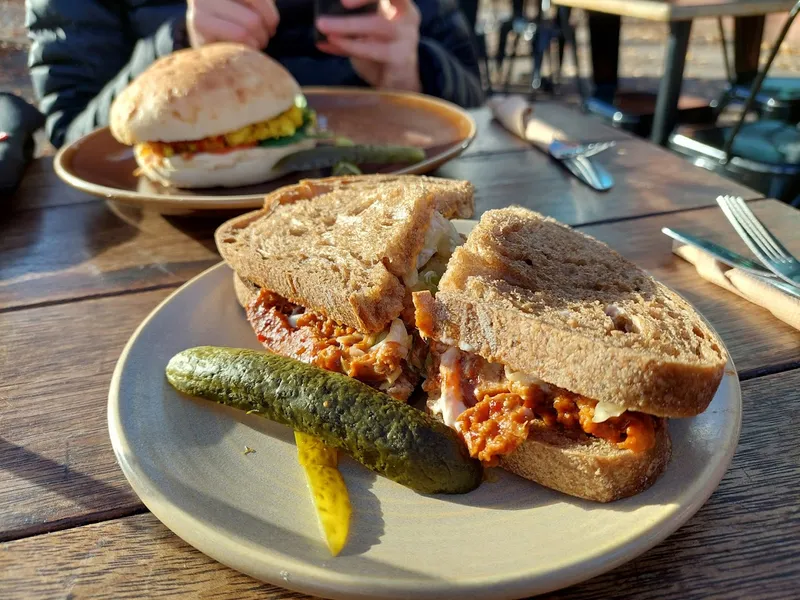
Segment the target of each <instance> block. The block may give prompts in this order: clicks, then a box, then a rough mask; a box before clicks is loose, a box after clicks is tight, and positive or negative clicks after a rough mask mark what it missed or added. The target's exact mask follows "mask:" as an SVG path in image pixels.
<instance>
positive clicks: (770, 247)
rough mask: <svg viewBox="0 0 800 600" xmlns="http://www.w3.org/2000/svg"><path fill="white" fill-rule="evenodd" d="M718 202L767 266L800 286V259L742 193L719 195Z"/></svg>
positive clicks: (779, 275)
mask: <svg viewBox="0 0 800 600" xmlns="http://www.w3.org/2000/svg"><path fill="white" fill-rule="evenodd" d="M717 204H719V205H720V208H722V211H723V212H724V213H725V216H726V217H727V218H728V221H730V222H731V225H733V227H734V229H736V232H737V233H738V234H739V237H741V238H742V239H743V240H744V241H745V243H746V244H747V245H748V246H749V247H750V250H752V251H753V253H754V254H755V255H756V256H757V257H758V258H759V260H761V262H762V263H764V266H765V267H767V268H768V269H769V270H770V271H772V272H773V273H775V275H777V276H778V277H780V278H781V279H783V280H784V281H787V282H788V283H791V284H792V285H793V286H796V287H800V261H798V260H797V259H796V258H795V257H794V256H792V254H791V253H790V252H789V251H788V250H787V249H786V248H785V247H784V246H783V244H781V243H780V242H779V241H778V240H777V239H776V238H775V236H774V235H772V234H771V233H770V232H769V230H768V229H767V228H766V227H764V225H763V223H761V221H759V220H758V218H757V217H756V216H755V215H754V214H753V211H751V210H750V207H749V206H747V204H745V201H744V200H743V199H742V198H740V197H738V196H719V197H717Z"/></svg>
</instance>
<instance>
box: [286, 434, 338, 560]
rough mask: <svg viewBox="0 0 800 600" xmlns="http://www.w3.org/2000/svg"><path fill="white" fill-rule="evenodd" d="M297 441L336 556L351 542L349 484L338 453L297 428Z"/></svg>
mask: <svg viewBox="0 0 800 600" xmlns="http://www.w3.org/2000/svg"><path fill="white" fill-rule="evenodd" d="M294 441H295V442H296V443H297V457H298V460H299V462H300V464H301V465H302V466H303V470H304V471H305V473H306V482H307V483H308V487H309V489H310V490H311V496H312V498H313V500H314V508H315V509H316V511H317V518H318V519H319V524H320V526H321V527H322V533H323V534H324V535H325V542H326V543H327V544H328V549H329V550H330V551H331V554H332V555H333V556H336V555H338V554H339V552H341V551H342V548H344V545H345V542H347V534H348V533H349V531H350V514H351V512H352V509H351V507H350V497H349V496H348V495H347V486H345V483H344V478H343V477H342V474H341V473H340V472H339V469H337V468H336V467H337V465H338V463H339V457H338V453H337V451H336V449H334V448H329V447H328V446H326V445H325V444H323V443H322V442H321V441H319V440H318V439H317V438H315V437H312V436H310V435H308V434H305V433H300V432H299V431H295V432H294Z"/></svg>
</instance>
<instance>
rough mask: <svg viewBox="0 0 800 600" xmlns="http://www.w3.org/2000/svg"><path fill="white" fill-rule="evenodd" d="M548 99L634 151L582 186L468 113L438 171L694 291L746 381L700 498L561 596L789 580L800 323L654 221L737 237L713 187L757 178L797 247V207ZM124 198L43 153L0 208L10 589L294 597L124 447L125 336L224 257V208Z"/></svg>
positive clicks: (574, 128)
mask: <svg viewBox="0 0 800 600" xmlns="http://www.w3.org/2000/svg"><path fill="white" fill-rule="evenodd" d="M539 116H540V117H542V118H545V119H546V120H548V121H550V122H551V123H552V124H554V125H558V126H560V127H562V128H567V129H569V131H568V132H567V133H569V134H570V135H573V136H575V137H576V138H580V137H588V138H598V137H600V138H602V137H616V139H618V140H619V142H620V144H619V147H618V150H620V151H622V152H621V153H620V152H618V153H617V154H613V153H610V154H608V155H607V156H606V157H604V159H603V160H604V161H605V162H606V165H607V166H608V167H609V169H611V171H612V173H614V175H615V177H616V178H617V186H616V187H615V188H614V189H613V190H612V191H611V192H609V193H607V194H596V193H594V192H591V191H589V190H587V189H585V188H583V187H582V186H581V185H579V184H577V183H576V182H574V181H572V180H571V179H570V178H569V177H567V176H565V174H564V173H563V172H562V171H561V170H560V168H559V167H558V166H557V165H555V164H554V163H552V162H551V161H550V160H549V159H548V158H547V157H545V156H544V155H542V154H540V153H539V152H538V151H535V150H532V149H530V148H529V147H528V146H527V145H526V144H523V143H521V142H520V141H519V140H517V139H515V138H513V137H512V136H510V135H508V134H507V133H505V132H504V130H502V129H500V128H499V127H497V126H495V125H493V124H491V123H490V122H489V118H488V114H487V113H486V112H485V111H477V112H476V117H477V119H478V121H479V127H480V141H479V143H477V144H476V145H475V146H474V147H473V148H472V149H471V150H470V152H469V153H468V154H467V155H466V156H464V157H463V158H460V159H458V160H455V161H453V162H451V163H450V164H448V165H447V166H446V167H444V168H443V169H442V171H441V172H442V174H447V175H453V176H465V177H469V178H470V179H471V180H472V181H473V182H474V183H475V185H476V187H477V194H478V207H479V209H480V210H484V209H486V208H490V207H495V206H501V205H504V204H511V203H516V204H522V205H525V206H529V207H531V208H534V209H540V210H542V211H544V212H546V213H548V214H551V215H553V216H555V217H557V218H560V219H562V220H565V221H567V222H569V223H571V224H573V225H575V226H577V227H579V228H580V229H581V230H583V231H586V232H587V233H590V234H592V235H594V236H596V237H598V238H600V239H602V240H605V241H606V242H608V243H609V244H611V245H612V246H613V247H614V248H616V249H617V250H619V251H620V252H621V253H622V254H624V255H626V256H628V257H630V258H631V259H633V260H635V261H636V262H638V263H639V264H641V265H642V266H643V267H645V268H647V269H648V270H650V271H651V272H652V273H653V274H654V275H655V276H656V277H658V278H660V279H661V280H663V281H664V282H665V283H667V284H668V285H670V286H672V287H673V288H675V289H676V290H677V291H679V292H680V293H682V294H684V295H685V296H686V297H687V298H688V299H689V300H691V301H692V302H693V303H695V305H696V306H698V308H699V309H700V310H701V311H702V312H703V314H704V315H705V316H706V317H707V318H708V319H709V320H710V321H711V323H712V324H713V325H714V327H716V328H717V330H718V331H719V332H720V334H721V335H722V337H723V338H724V340H725V343H726V344H727V346H728V348H729V349H730V352H731V354H732V356H733V359H734V361H735V362H736V364H737V367H738V368H739V370H740V375H741V378H742V380H743V390H744V430H743V432H742V438H741V441H740V445H739V449H738V452H737V454H736V456H735V458H734V461H733V465H732V467H731V469H730V470H729V472H728V473H727V475H726V477H725V479H724V481H723V482H722V484H721V485H720V487H719V489H718V490H717V491H716V492H715V494H714V495H713V496H712V498H711V499H710V501H709V502H708V503H707V504H706V506H705V507H704V508H703V509H702V510H701V511H700V512H699V513H698V514H697V515H696V516H695V517H693V518H692V519H691V520H690V522H689V523H688V524H687V525H686V526H684V527H683V528H682V529H681V530H680V531H678V532H677V533H676V534H674V535H673V536H672V537H670V538H669V539H668V540H666V541H665V542H664V543H662V544H660V545H659V546H657V547H656V548H654V549H653V550H651V551H650V552H648V553H646V554H645V555H643V556H642V557H640V558H639V559H637V560H635V561H633V562H631V563H629V564H627V565H625V566H623V567H620V568H618V569H616V570H614V571H612V572H610V573H608V574H606V575H603V576H601V577H598V578H595V579H593V580H591V581H588V582H586V583H584V584H581V585H578V586H575V587H572V588H570V589H567V590H563V591H561V592H559V593H558V594H556V595H555V596H553V597H558V598H612V597H619V598H625V597H632V596H634V595H637V594H643V595H646V596H647V597H648V598H665V599H666V598H674V597H676V596H678V595H680V596H681V597H698V596H701V595H702V596H708V595H710V594H712V593H714V592H716V593H717V594H718V595H719V596H724V597H726V598H731V597H736V598H753V597H758V598H768V597H774V598H786V597H789V596H790V595H792V594H794V592H795V588H796V586H797V584H798V582H800V568H799V567H798V564H797V562H796V560H795V559H796V556H797V554H798V552H800V513H798V510H797V498H798V496H797V492H796V489H797V488H796V478H797V465H798V464H800V439H799V438H798V436H797V435H796V429H797V428H796V425H797V419H796V417H795V416H794V414H795V413H794V410H793V408H794V404H796V403H797V401H798V400H800V394H799V393H798V390H799V389H800V332H798V331H795V330H793V329H791V328H789V327H788V326H787V325H785V324H783V323H781V322H780V321H778V320H777V319H775V318H773V317H772V316H771V315H770V314H769V313H767V312H766V311H764V310H762V309H759V308H756V307H754V306H752V305H750V304H748V303H746V302H744V301H743V300H741V299H739V298H738V297H735V296H733V295H731V294H729V293H727V292H725V291H723V290H720V289H718V288H716V287H714V286H713V285H711V284H708V283H706V282H705V281H703V280H702V279H700V278H699V277H698V276H697V275H696V274H695V272H694V271H693V269H692V268H691V267H690V266H689V265H688V264H686V263H684V262H682V261H681V260H679V259H678V258H676V257H675V256H673V255H672V254H671V253H670V241H669V240H668V239H667V238H666V237H665V236H663V235H661V234H660V232H659V230H660V228H661V227H663V226H673V227H681V228H684V229H688V230H691V231H694V232H696V233H698V234H701V235H704V236H708V237H711V238H714V239H715V240H716V241H718V242H720V243H723V244H725V245H727V246H730V247H731V248H733V249H736V250H739V251H742V252H744V248H743V246H742V244H741V242H740V241H739V239H738V238H737V237H736V235H735V233H734V232H733V230H732V229H731V227H730V226H729V225H728V224H727V222H726V221H725V220H724V217H723V216H722V214H721V212H720V211H719V210H718V209H717V208H715V206H714V197H715V196H716V195H717V194H721V193H737V194H745V195H747V196H748V197H749V199H750V204H751V206H752V207H753V209H754V210H755V211H756V213H757V214H758V215H759V216H760V217H761V218H762V219H763V220H764V222H765V223H766V224H767V225H768V226H769V227H771V228H773V229H774V231H775V232H776V233H777V234H778V235H779V236H780V237H781V238H782V239H783V240H784V241H785V242H786V243H787V245H788V246H789V247H790V248H791V249H792V250H794V251H796V252H800V235H798V231H800V213H798V212H797V211H795V210H794V209H792V208H789V207H787V206H786V205H783V204H780V203H778V202H776V201H774V200H764V199H759V198H758V196H757V195H756V194H754V193H752V192H748V190H746V189H742V188H741V187H740V186H737V185H736V184H733V183H731V182H728V181H726V180H723V179H720V178H718V177H717V176H716V175H714V174H711V173H708V172H705V171H702V170H700V169H698V168H696V167H692V166H690V165H689V164H687V163H685V162H683V161H681V160H680V159H679V158H677V157H675V156H673V155H671V154H668V153H667V152H666V151H663V150H661V149H659V148H655V147H653V146H650V145H648V144H647V143H646V142H643V141H641V140H635V139H633V138H630V137H629V136H627V135H625V134H624V133H621V132H619V131H616V130H612V129H608V128H606V127H605V126H604V125H601V124H598V123H597V122H595V121H591V120H589V117H585V116H583V115H579V114H578V113H572V112H570V111H568V110H567V109H563V108H558V107H555V106H542V107H541V109H540V110H539ZM598 134H599V135H598ZM632 169H633V170H632ZM115 210H116V211H117V212H114V211H112V210H110V209H109V206H108V205H106V204H105V203H104V202H102V201H98V200H96V199H93V198H90V197H88V196H83V195H81V194H79V193H76V192H72V191H70V190H69V189H68V188H67V187H66V186H64V185H62V184H61V183H60V182H59V181H58V180H57V179H56V178H55V177H53V176H52V174H51V172H50V170H49V163H48V162H47V161H44V160H43V161H41V162H40V163H38V164H35V165H33V167H32V168H31V170H30V172H29V173H28V174H27V176H26V179H25V182H24V185H23V186H22V188H21V189H20V192H19V193H18V194H17V196H16V197H15V198H13V199H12V205H11V210H10V211H7V212H5V213H4V214H3V217H2V220H1V221H0V231H1V232H2V235H0V332H2V337H0V542H2V544H0V590H2V591H1V592H0V597H2V598H4V599H5V598H73V599H78V598H116V599H118V598H145V597H147V598H150V597H173V596H177V595H181V596H184V597H188V598H196V597H214V598H231V599H237V600H238V599H249V598H302V597H304V596H302V595H300V594H295V593H292V592H287V591H286V590H282V589H280V588H277V587H274V586H271V585H268V584H262V583H259V582H256V581H254V580H252V579H250V578H248V577H246V576H244V575H240V574H238V573H236V572H234V571H232V570H230V569H228V568H226V567H224V566H222V565H220V564H218V563H215V562H214V561H212V560H210V559H209V558H207V557H205V556H204V555H203V554H201V553H199V552H197V551H195V550H194V549H192V548H190V547H188V546H187V545H186V544H184V543H183V542H182V541H181V540H180V539H178V538H177V537H176V536H174V535H173V534H172V533H170V532H169V531H168V530H167V529H166V528H165V527H164V526H162V525H161V524H160V523H159V522H158V521H157V520H156V519H155V518H154V517H153V516H152V515H151V514H150V513H149V512H148V511H147V510H146V509H145V507H144V506H143V505H142V503H141V502H140V501H139V499H138V498H137V497H136V495H135V494H134V493H133V492H132V490H131V489H130V487H129V486H128V484H127V482H126V480H125V478H124V477H123V475H122V473H121V471H120V470H119V468H118V466H117V464H116V462H115V459H114V454H113V452H112V450H111V445H110V442H109V439H108V433H107V429H106V397H107V392H108V386H109V382H110V378H111V372H112V369H113V367H114V364H115V362H116V360H117V357H118V356H119V353H120V351H121V349H122V347H123V345H124V344H125V342H126V341H127V339H128V337H129V336H130V335H131V333H132V332H133V330H134V329H135V327H136V326H137V325H138V324H139V322H140V321H141V320H142V319H143V318H144V317H145V316H146V315H147V314H148V313H149V312H150V311H151V310H152V309H153V308H154V307H155V306H156V305H157V304H158V303H159V302H160V301H161V300H163V299H164V298H166V297H167V296H169V294H170V293H172V292H173V291H174V289H175V288H176V287H177V286H179V285H180V284H182V283H183V282H185V281H186V280H187V279H188V278H190V277H192V276H193V275H195V274H197V273H199V272H200V271H202V270H203V269H205V268H206V267H208V266H210V265H212V264H214V263H215V262H217V261H218V260H219V258H218V256H217V254H216V252H215V250H214V246H213V243H212V242H211V233H212V231H213V229H214V227H215V226H216V224H217V223H218V222H219V218H216V219H212V218H186V217H184V218H175V217H172V218H165V217H161V216H159V215H156V214H152V213H146V212H145V213H143V212H141V211H138V210H132V209H126V210H118V209H115Z"/></svg>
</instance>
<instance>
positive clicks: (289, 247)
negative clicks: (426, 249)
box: [216, 176, 473, 332]
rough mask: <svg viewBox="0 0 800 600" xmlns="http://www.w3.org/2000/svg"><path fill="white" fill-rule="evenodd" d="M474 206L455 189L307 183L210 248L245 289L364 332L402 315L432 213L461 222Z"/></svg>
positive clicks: (220, 233)
mask: <svg viewBox="0 0 800 600" xmlns="http://www.w3.org/2000/svg"><path fill="white" fill-rule="evenodd" d="M472 203H473V197H472V186H471V185H470V184H468V183H466V182H461V181H450V180H435V179H430V178H419V177H410V176H408V177H394V176H361V177H347V178H329V179H323V180H307V181H304V182H301V183H299V184H297V185H295V186H290V187H289V188H284V189H283V190H278V191H276V192H274V193H273V194H270V196H268V197H267V199H266V201H265V206H264V208H263V209H262V210H259V211H254V212H251V213H248V214H246V215H242V216H240V217H237V218H235V219H232V220H230V221H228V222H226V223H224V224H223V225H222V226H221V227H220V228H219V229H218V230H217V232H216V242H217V247H218V248H219V251H220V253H221V254H222V257H223V259H225V261H226V262H227V263H228V264H229V265H230V266H231V267H232V268H233V269H234V271H236V273H237V274H238V275H239V277H240V278H241V279H242V280H243V281H245V282H247V283H248V284H251V285H256V286H259V287H262V288H265V289H268V290H270V291H273V292H275V293H277V294H279V295H281V296H283V297H285V298H287V299H288V300H290V301H292V302H294V303H296V304H300V305H302V306H305V307H307V308H310V309H313V310H315V311H318V312H321V313H323V314H325V315H327V316H328V317H330V318H332V319H334V320H335V321H337V322H339V323H343V324H345V325H350V326H351V327H354V328H356V329H357V330H359V331H363V332H372V331H378V330H380V329H383V327H385V325H386V324H387V323H388V322H389V321H391V320H392V319H394V318H396V317H397V316H398V315H399V314H400V313H401V311H402V310H403V307H404V298H405V296H406V293H407V292H406V286H405V284H404V282H403V278H404V277H406V276H409V275H410V274H411V273H412V272H416V267H417V265H416V261H417V256H418V255H419V253H420V251H421V250H422V248H423V244H424V241H425V234H426V232H427V229H428V227H429V225H430V223H431V221H432V219H433V217H434V212H435V211H438V212H439V213H440V214H442V215H443V216H445V217H447V218H453V217H456V216H466V215H469V214H471V212H472V206H473V204H472Z"/></svg>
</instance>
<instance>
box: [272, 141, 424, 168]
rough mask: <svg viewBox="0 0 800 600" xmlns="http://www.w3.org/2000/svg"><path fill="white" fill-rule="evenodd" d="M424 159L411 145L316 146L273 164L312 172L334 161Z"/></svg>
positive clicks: (364, 162)
mask: <svg viewBox="0 0 800 600" xmlns="http://www.w3.org/2000/svg"><path fill="white" fill-rule="evenodd" d="M421 160H425V151H424V150H422V148H416V147H414V146H317V147H316V148H311V149H309V150H300V151H299V152H295V153H293V154H289V155H288V156H284V157H283V158H282V159H280V160H279V161H278V162H277V163H276V164H275V166H274V168H275V169H277V170H279V171H312V170H314V169H325V168H327V167H333V166H335V165H336V163H340V162H349V163H350V164H353V165H390V164H410V163H415V162H420V161H421Z"/></svg>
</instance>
